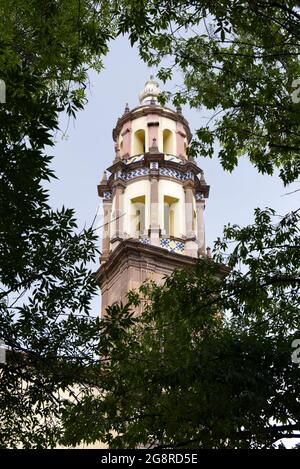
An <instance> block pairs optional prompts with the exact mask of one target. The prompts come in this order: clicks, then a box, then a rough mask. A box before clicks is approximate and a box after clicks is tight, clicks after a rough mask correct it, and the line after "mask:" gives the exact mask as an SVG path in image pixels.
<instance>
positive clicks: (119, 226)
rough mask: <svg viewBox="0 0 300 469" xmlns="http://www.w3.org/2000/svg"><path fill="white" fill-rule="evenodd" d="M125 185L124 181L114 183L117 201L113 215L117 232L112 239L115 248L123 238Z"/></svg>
mask: <svg viewBox="0 0 300 469" xmlns="http://www.w3.org/2000/svg"><path fill="white" fill-rule="evenodd" d="M124 189H125V185H124V183H123V182H122V181H120V180H119V181H116V182H115V183H114V185H113V198H114V201H115V210H114V213H113V216H112V219H113V220H112V221H113V222H114V223H115V232H114V235H113V239H112V240H111V245H112V249H115V248H116V247H117V245H118V244H120V241H121V239H122V238H123V217H124V211H123V192H124Z"/></svg>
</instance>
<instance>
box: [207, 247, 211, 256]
mask: <svg viewBox="0 0 300 469" xmlns="http://www.w3.org/2000/svg"><path fill="white" fill-rule="evenodd" d="M206 255H207V257H211V249H210V247H207V248H206Z"/></svg>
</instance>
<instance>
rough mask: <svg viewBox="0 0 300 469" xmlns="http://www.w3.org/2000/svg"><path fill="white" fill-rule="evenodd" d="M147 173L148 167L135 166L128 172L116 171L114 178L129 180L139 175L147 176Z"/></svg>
mask: <svg viewBox="0 0 300 469" xmlns="http://www.w3.org/2000/svg"><path fill="white" fill-rule="evenodd" d="M148 174H149V168H137V169H134V170H132V171H129V172H128V173H125V172H124V171H117V172H116V173H115V179H122V181H129V180H130V179H134V178H137V177H141V176H147V175H148Z"/></svg>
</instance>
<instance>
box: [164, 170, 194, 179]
mask: <svg viewBox="0 0 300 469" xmlns="http://www.w3.org/2000/svg"><path fill="white" fill-rule="evenodd" d="M159 174H161V175H162V176H169V177H173V178H175V179H179V180H180V181H185V180H187V179H194V174H193V173H192V172H191V171H188V172H186V173H181V172H180V171H178V170H177V169H173V168H160V169H159Z"/></svg>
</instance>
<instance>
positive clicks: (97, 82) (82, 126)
mask: <svg viewBox="0 0 300 469" xmlns="http://www.w3.org/2000/svg"><path fill="white" fill-rule="evenodd" d="M104 63H105V69H104V70H103V71H102V72H101V73H100V75H97V74H96V73H91V74H90V82H91V84H90V91H89V92H88V99H89V103H88V104H87V105H86V107H85V109H84V111H81V112H80V113H79V114H78V115H77V119H76V121H75V122H74V121H71V122H70V124H69V127H68V129H67V130H66V127H67V122H66V120H63V121H62V123H61V128H62V130H66V134H67V137H66V138H64V139H62V138H61V134H60V135H58V136H57V144H56V146H55V148H54V149H51V150H50V154H53V155H54V156H55V158H54V162H53V168H54V170H55V173H56V176H57V177H58V178H59V180H58V181H52V182H51V185H50V196H51V197H50V203H51V205H52V207H53V208H61V206H62V205H65V206H66V207H69V208H74V209H75V210H76V214H77V219H78V224H79V227H83V226H84V224H86V225H90V224H91V222H92V220H93V218H94V216H95V214H96V213H97V210H98V211H99V210H100V211H99V217H98V224H99V223H101V203H100V199H99V198H98V195H97V184H98V183H99V181H100V179H101V177H102V174H103V171H104V170H105V169H106V168H107V167H108V166H110V165H111V163H112V160H113V158H114V142H113V140H112V129H113V128H114V126H115V124H116V121H117V118H118V117H120V116H121V115H122V114H123V111H124V107H125V104H126V103H127V102H128V103H129V107H130V109H131V108H133V107H135V106H137V105H138V104H139V103H138V94H139V92H140V91H141V90H142V89H143V87H144V83H145V81H146V80H147V79H149V75H150V70H149V69H148V67H147V66H146V65H145V64H144V63H143V62H142V61H141V60H140V59H139V56H138V52H137V50H136V49H132V48H131V47H130V45H129V42H128V41H127V39H126V38H119V39H118V40H116V41H114V42H113V43H112V44H111V47H110V52H109V54H108V55H107V57H106V58H105V60H104ZM181 82H182V77H181V75H180V74H179V73H178V74H176V75H175V77H174V79H173V82H172V83H171V84H170V85H169V87H168V85H162V84H161V88H162V89H168V90H170V89H171V91H172V89H173V90H174V86H176V85H180V83H181ZM174 84H175V85H174ZM170 86H171V88H170ZM183 114H184V117H185V118H186V119H187V120H188V121H189V124H190V128H191V131H192V133H193V132H194V130H195V129H197V128H198V127H200V126H201V125H203V123H204V122H205V118H206V116H208V112H205V110H202V111H195V110H191V109H189V108H188V107H184V108H183ZM197 162H198V165H199V166H200V168H202V169H203V170H204V172H205V179H206V182H207V183H208V184H209V185H210V196H209V199H208V200H207V203H206V210H205V221H206V244H207V245H208V246H211V247H212V246H213V241H214V240H215V239H216V238H217V237H218V236H221V235H222V230H223V226H224V225H226V224H227V223H231V224H239V225H242V226H244V225H247V224H249V223H251V222H252V221H253V210H254V208H255V207H260V208H264V207H272V208H274V209H276V210H277V211H278V212H279V213H280V214H285V213H286V212H288V211H290V210H293V209H296V208H298V207H299V205H300V193H299V192H298V193H295V194H292V195H286V196H285V195H284V194H286V193H288V192H291V191H293V190H295V189H296V188H297V187H296V184H294V185H291V186H288V187H285V188H284V187H283V184H282V183H281V181H280V179H279V178H278V177H277V176H272V177H270V176H262V175H260V174H259V173H258V172H257V170H256V169H255V168H254V167H253V166H252V165H250V163H249V162H248V161H247V159H246V158H244V159H243V160H241V161H240V163H239V166H238V168H237V169H235V170H234V171H233V173H228V172H225V171H224V170H223V169H222V167H221V165H220V164H219V161H218V159H217V158H216V157H215V158H213V159H211V160H210V159H206V158H201V155H199V157H198V158H197ZM97 267H98V265H97ZM99 304H100V293H99V298H96V299H95V301H94V302H93V309H94V310H95V313H96V314H97V313H98V312H99V310H100V306H99Z"/></svg>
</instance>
